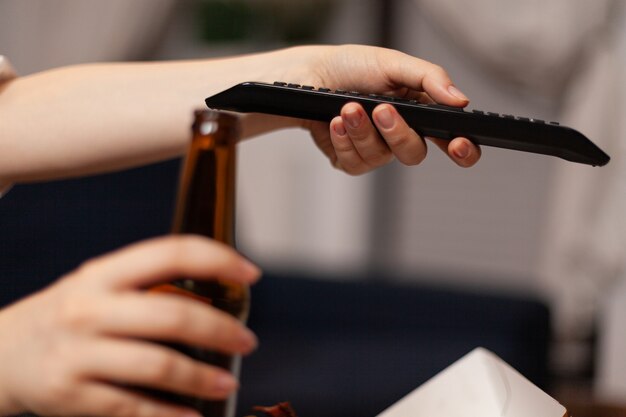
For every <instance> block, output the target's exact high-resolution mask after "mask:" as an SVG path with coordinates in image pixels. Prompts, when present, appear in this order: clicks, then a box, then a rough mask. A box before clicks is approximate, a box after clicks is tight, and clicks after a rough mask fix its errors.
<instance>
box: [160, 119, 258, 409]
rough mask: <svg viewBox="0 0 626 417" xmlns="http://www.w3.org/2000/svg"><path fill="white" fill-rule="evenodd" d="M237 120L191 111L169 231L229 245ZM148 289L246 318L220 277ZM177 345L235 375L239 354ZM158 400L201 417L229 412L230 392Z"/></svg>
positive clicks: (240, 290)
mask: <svg viewBox="0 0 626 417" xmlns="http://www.w3.org/2000/svg"><path fill="white" fill-rule="evenodd" d="M238 139H239V123H238V120H237V118H236V117H235V116H232V115H229V114H225V113H220V112H216V111H209V110H198V111H196V112H195V119H194V123H193V139H192V142H191V145H190V147H189V150H188V152H187V156H186V159H185V161H184V164H183V168H182V174H181V178H180V183H179V189H178V198H177V203H176V211H175V215H174V224H173V230H172V231H173V233H191V234H198V235H203V236H208V237H210V238H213V239H215V240H217V241H220V242H223V243H226V244H228V245H230V246H234V245H235V227H234V226H235V164H236V155H235V149H236V144H237V141H238ZM151 291H157V292H174V293H177V294H181V295H187V296H189V297H192V298H194V299H197V300H202V301H204V302H207V303H209V304H211V305H212V306H214V307H216V308H218V309H220V310H223V311H226V312H228V313H229V314H231V315H233V316H235V317H237V318H238V319H240V320H241V321H244V322H245V321H246V319H247V315H248V310H249V291H248V287H247V286H245V285H242V284H238V283H233V282H227V281H221V280H218V279H215V280H210V281H196V280H191V279H185V278H184V277H182V278H180V279H178V280H176V281H174V282H172V283H170V284H165V285H159V286H156V287H153V288H151ZM175 347H176V349H177V350H180V351H182V352H183V353H185V354H187V355H189V356H191V357H193V358H194V359H196V360H199V361H203V362H206V363H209V364H211V365H215V366H220V367H222V368H224V369H227V370H229V371H230V372H232V373H233V374H234V375H235V376H237V375H238V373H239V367H240V363H241V358H240V357H239V356H238V355H236V356H231V355H227V354H224V353H220V352H215V351H209V350H206V349H201V348H194V347H188V346H181V345H176V346H175ZM159 395H160V396H161V397H162V398H163V399H166V400H170V401H175V402H178V403H183V404H185V405H188V406H191V407H193V408H195V409H196V410H198V411H199V412H200V413H201V414H202V415H203V416H204V417H234V413H235V405H236V404H235V401H236V398H235V395H234V394H233V395H231V397H230V398H229V399H228V400H226V401H209V400H203V399H199V398H189V397H183V396H179V395H175V394H169V393H168V394H165V393H160V394H159Z"/></svg>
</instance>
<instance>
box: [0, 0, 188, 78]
mask: <svg viewBox="0 0 626 417" xmlns="http://www.w3.org/2000/svg"><path fill="white" fill-rule="evenodd" d="M175 3H176V1H175V0H132V1H127V0H107V1H96V0H54V1H47V0H0V54H3V55H6V56H7V57H8V58H9V60H10V61H11V62H12V63H13V65H14V67H15V68H16V69H17V71H18V72H19V73H20V74H22V75H25V74H27V73H31V72H35V71H40V70H44V69H47V68H51V67H57V66H62V65H69V64H75V63H81V62H94V61H112V60H125V59H139V58H143V57H145V56H146V54H147V53H149V50H150V49H151V48H152V47H154V45H155V42H156V41H157V40H158V37H159V35H160V34H161V32H162V30H163V27H164V24H165V23H166V22H167V20H168V18H169V17H170V14H171V12H172V8H173V6H174V4H175Z"/></svg>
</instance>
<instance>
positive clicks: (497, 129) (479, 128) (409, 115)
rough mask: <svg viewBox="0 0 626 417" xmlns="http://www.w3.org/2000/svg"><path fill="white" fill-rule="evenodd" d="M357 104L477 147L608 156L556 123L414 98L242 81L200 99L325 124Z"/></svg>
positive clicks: (586, 159) (579, 157)
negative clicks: (384, 107) (382, 108)
mask: <svg viewBox="0 0 626 417" xmlns="http://www.w3.org/2000/svg"><path fill="white" fill-rule="evenodd" d="M350 101H354V102H357V103H360V104H361V105H362V106H363V108H364V109H365V110H366V111H367V112H368V113H369V114H370V115H371V113H372V110H374V107H376V106H377V105H379V104H381V103H390V104H392V105H394V106H395V108H396V109H397V110H398V113H400V114H401V115H402V117H403V118H404V119H405V120H406V122H407V123H408V124H409V125H410V126H411V127H412V128H413V129H414V130H415V131H416V132H418V133H419V134H420V135H422V136H432V137H436V138H442V139H448V140H451V139H454V138H455V137H457V136H464V137H467V138H468V139H470V140H471V141H473V142H474V143H478V144H480V145H487V146H495V147H498V148H506V149H514V150H518V151H525V152H533V153H539V154H544V155H552V156H557V157H560V158H563V159H566V160H568V161H573V162H580V163H583V164H588V165H594V166H596V165H600V166H601V165H605V164H607V163H608V162H609V159H610V158H609V156H608V155H607V154H606V153H604V152H603V151H602V150H601V149H600V148H598V147H597V146H596V145H595V144H594V143H593V142H591V141H590V140H589V139H588V138H587V137H586V136H585V135H583V134H582V133H580V132H578V131H577V130H574V129H572V128H569V127H565V126H561V125H559V124H558V123H557V122H546V121H544V120H538V119H532V118H527V117H516V116H513V115H510V114H498V113H492V112H484V111H481V110H471V111H469V110H463V109H460V108H458V107H450V106H444V105H441V104H421V103H418V102H417V101H416V100H407V99H403V98H397V97H390V96H382V95H378V94H362V93H359V92H357V91H344V90H331V89H329V88H323V87H322V88H315V87H312V86H307V85H299V84H288V83H285V82H278V81H277V82H275V83H274V84H267V83H260V82H245V83H241V84H237V85H235V86H233V87H231V88H229V89H227V90H225V91H222V92H221V93H218V94H216V95H214V96H211V97H209V98H207V99H206V104H207V106H209V107H210V108H213V109H221V110H232V111H237V112H244V113H252V112H254V113H268V114H275V115H280V116H289V117H297V118H301V119H310V120H320V121H325V122H329V121H330V120H332V119H333V118H334V117H335V116H337V115H339V114H340V110H341V108H342V107H343V105H344V104H346V103H347V102H350Z"/></svg>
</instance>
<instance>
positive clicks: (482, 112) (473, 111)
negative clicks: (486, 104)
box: [472, 109, 485, 114]
mask: <svg viewBox="0 0 626 417" xmlns="http://www.w3.org/2000/svg"><path fill="white" fill-rule="evenodd" d="M472 113H476V114H485V112H484V111H482V110H476V109H474V110H472Z"/></svg>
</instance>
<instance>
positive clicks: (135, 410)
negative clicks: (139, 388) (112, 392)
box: [102, 396, 141, 417]
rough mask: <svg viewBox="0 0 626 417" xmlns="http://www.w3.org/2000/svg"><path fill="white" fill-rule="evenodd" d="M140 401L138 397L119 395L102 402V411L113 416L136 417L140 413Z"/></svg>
mask: <svg viewBox="0 0 626 417" xmlns="http://www.w3.org/2000/svg"><path fill="white" fill-rule="evenodd" d="M139 403H140V401H139V400H137V399H134V398H128V397H122V396H118V397H114V398H111V399H109V401H107V402H106V403H105V404H102V408H103V410H102V411H104V412H105V413H106V415H110V416H113V417H136V416H139V415H140V414H139V411H140V409H141V407H140V404H139Z"/></svg>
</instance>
